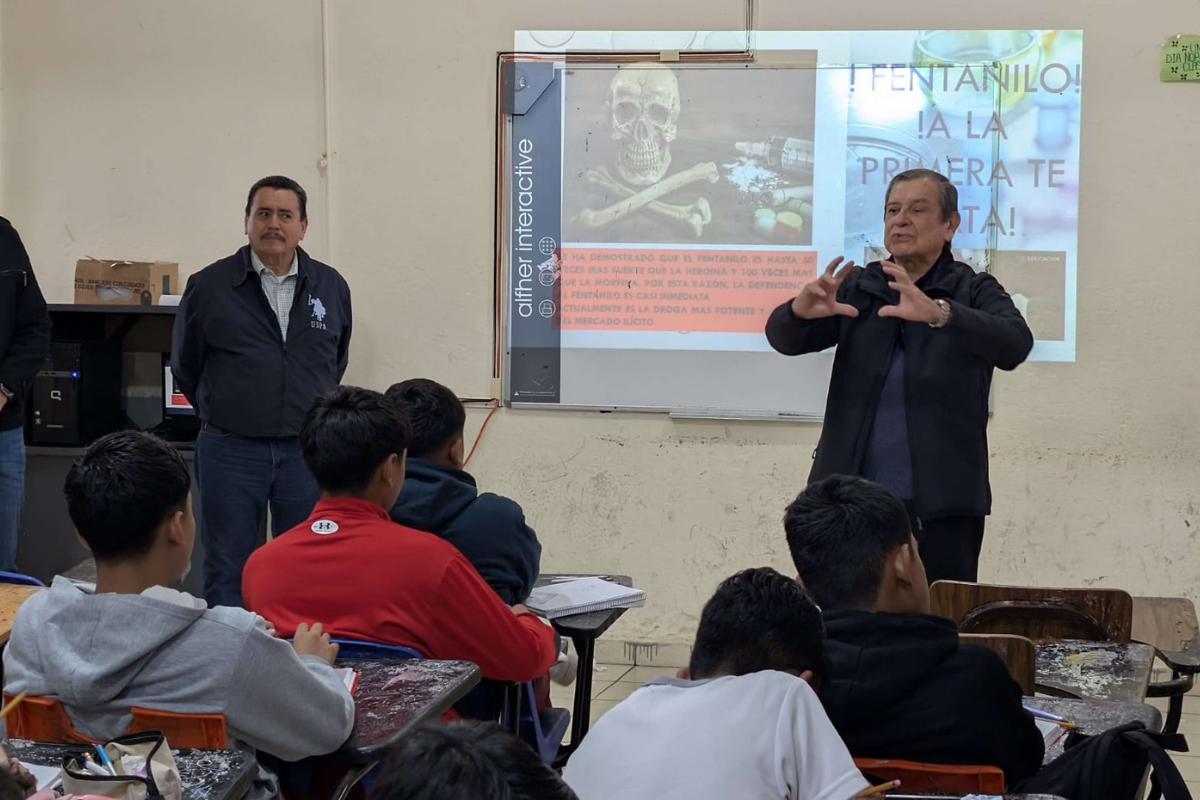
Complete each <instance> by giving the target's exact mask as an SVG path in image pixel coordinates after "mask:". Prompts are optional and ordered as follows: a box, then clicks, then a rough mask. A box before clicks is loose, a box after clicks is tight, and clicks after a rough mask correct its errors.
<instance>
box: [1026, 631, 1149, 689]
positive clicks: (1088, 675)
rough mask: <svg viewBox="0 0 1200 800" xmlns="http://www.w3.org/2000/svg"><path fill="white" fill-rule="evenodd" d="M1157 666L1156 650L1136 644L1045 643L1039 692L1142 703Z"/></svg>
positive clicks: (1039, 660)
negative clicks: (1151, 675) (1153, 670)
mask: <svg viewBox="0 0 1200 800" xmlns="http://www.w3.org/2000/svg"><path fill="white" fill-rule="evenodd" d="M1153 665H1154V648H1153V647H1150V646H1149V645H1145V644H1139V643H1136V642H1134V643H1130V644H1117V643H1115V642H1084V641H1079V640H1076V639H1067V640H1065V641H1062V642H1044V643H1042V644H1039V645H1038V646H1037V686H1038V691H1041V692H1044V693H1047V694H1057V695H1060V696H1064V697H1084V698H1088V699H1095V700H1115V701H1118V702H1125V703H1140V702H1142V701H1143V700H1145V699H1146V690H1147V688H1148V687H1149V685H1150V672H1151V669H1152V667H1153Z"/></svg>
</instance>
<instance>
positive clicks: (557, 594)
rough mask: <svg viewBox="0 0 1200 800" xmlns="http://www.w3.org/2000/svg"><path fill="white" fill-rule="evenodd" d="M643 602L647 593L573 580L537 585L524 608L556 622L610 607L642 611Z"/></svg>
mask: <svg viewBox="0 0 1200 800" xmlns="http://www.w3.org/2000/svg"><path fill="white" fill-rule="evenodd" d="M645 603H646V593H645V592H643V591H642V590H641V589H632V588H630V587H628V586H621V585H620V584H617V583H613V582H612V581H606V580H604V579H603V578H574V579H572V580H569V581H562V582H561V583H552V584H550V585H548V586H539V587H538V588H536V589H534V590H533V592H531V593H530V595H529V599H528V600H526V601H525V606H526V607H527V608H528V609H529V610H530V611H532V612H533V613H535V614H537V615H539V616H542V617H545V618H546V619H557V618H558V617H569V616H571V615H572V614H587V613H590V612H592V611H607V610H608V609H610V608H641V607H642V606H643V605H645Z"/></svg>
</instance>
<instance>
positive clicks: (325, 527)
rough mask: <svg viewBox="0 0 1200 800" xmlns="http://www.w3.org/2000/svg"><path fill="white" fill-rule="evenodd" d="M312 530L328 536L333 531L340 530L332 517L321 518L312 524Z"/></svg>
mask: <svg viewBox="0 0 1200 800" xmlns="http://www.w3.org/2000/svg"><path fill="white" fill-rule="evenodd" d="M312 532H313V533H317V534H320V535H321V536H328V535H329V534H331V533H337V532H338V524H337V523H336V522H334V521H333V520H331V519H319V520H317V521H316V522H314V523H313V524H312Z"/></svg>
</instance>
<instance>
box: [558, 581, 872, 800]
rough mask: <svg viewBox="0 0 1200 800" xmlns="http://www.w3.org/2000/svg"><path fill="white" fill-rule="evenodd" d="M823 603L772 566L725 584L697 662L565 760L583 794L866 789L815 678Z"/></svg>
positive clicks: (757, 797) (620, 712) (650, 798)
mask: <svg viewBox="0 0 1200 800" xmlns="http://www.w3.org/2000/svg"><path fill="white" fill-rule="evenodd" d="M824 636H825V632H824V627H823V626H822V624H821V610H820V609H819V608H817V606H816V605H815V604H814V603H813V601H812V599H811V598H810V597H809V596H808V593H807V592H805V590H804V588H803V587H801V586H800V585H799V584H798V583H796V581H794V580H793V579H791V578H788V577H785V576H783V575H780V574H779V573H778V572H776V571H775V570H773V569H770V568H769V567H761V568H758V569H748V570H745V571H743V572H739V573H738V574H736V575H734V576H733V577H731V578H729V579H727V580H726V581H725V582H723V583H722V584H721V585H720V586H719V587H718V588H717V591H716V594H714V595H713V597H712V599H711V600H709V601H708V604H707V605H705V607H704V611H703V613H702V614H701V616H700V627H699V630H698V631H697V632H696V643H695V645H694V647H693V649H692V658H691V664H690V666H689V667H688V668H687V669H684V670H680V676H679V677H678V678H665V677H664V678H654V679H653V680H651V681H650V682H649V683H648V684H647V685H646V686H643V687H641V688H639V689H638V690H637V691H635V692H634V693H633V694H632V695H630V697H629V699H627V700H625V701H623V702H621V703H620V704H619V705H617V706H616V707H615V708H613V709H612V710H611V711H609V712H608V713H607V714H605V715H604V716H603V717H602V718H601V719H600V720H599V721H598V722H597V723H596V725H595V726H594V727H593V728H592V730H591V732H590V733H589V734H588V736H587V738H586V739H584V740H583V742H582V744H580V746H579V749H578V750H577V751H576V752H575V753H574V754H573V755H572V756H571V760H570V761H569V762H567V768H566V772H565V773H564V776H563V777H564V778H565V779H566V781H567V783H568V784H569V785H570V786H571V788H572V789H574V790H575V791H576V792H577V793H578V794H579V796H580V797H581V798H582V800H609V798H612V799H613V800H616V799H617V798H620V799H621V800H640V799H641V798H645V800H674V799H675V798H678V800H693V799H694V798H714V800H716V798H722V800H723V799H724V798H731V797H736V798H738V800H784V799H785V798H786V800H846V798H849V797H852V796H853V795H854V794H855V793H856V792H858V791H860V790H862V789H864V788H866V787H867V782H866V780H865V779H864V778H863V777H862V775H861V774H860V773H859V771H858V769H857V768H856V767H855V766H854V762H853V760H852V759H851V757H850V754H849V753H848V752H847V751H846V747H845V745H843V744H842V741H841V739H839V738H838V735H837V732H836V731H835V730H834V729H833V726H832V725H831V724H830V722H829V718H828V717H826V715H825V711H824V710H823V709H822V708H821V702H820V700H818V699H817V694H816V692H815V691H814V690H813V688H812V687H813V686H819V685H820V684H821V683H822V681H823V679H824V676H825V672H826V670H827V669H828V666H827V664H826V659H825V644H824Z"/></svg>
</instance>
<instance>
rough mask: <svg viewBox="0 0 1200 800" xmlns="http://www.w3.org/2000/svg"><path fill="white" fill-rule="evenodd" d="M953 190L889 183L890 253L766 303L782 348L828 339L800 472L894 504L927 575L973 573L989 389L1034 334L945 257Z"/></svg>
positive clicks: (933, 184)
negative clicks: (850, 482)
mask: <svg viewBox="0 0 1200 800" xmlns="http://www.w3.org/2000/svg"><path fill="white" fill-rule="evenodd" d="M958 224H959V215H958V190H957V189H955V188H954V186H953V185H952V184H951V183H950V182H949V181H948V180H947V179H946V178H945V177H944V176H942V175H939V174H938V173H936V172H933V171H931V170H924V169H918V170H910V171H908V172H902V173H900V174H899V175H897V176H896V177H895V178H893V179H892V182H891V184H890V185H889V186H888V192H887V199H886V202H885V208H884V243H885V245H886V246H887V248H888V251H889V252H890V254H891V260H889V261H881V262H874V263H871V264H868V265H867V267H866V268H865V269H864V268H857V267H855V266H854V262H853V261H851V262H849V263H848V264H847V265H846V266H845V267H843V268H842V270H841V271H840V272H837V271H836V270H837V268H838V266H839V265H840V264H841V262H842V259H841V258H837V259H834V260H833V262H831V263H830V265H829V267H828V268H827V269H826V270H825V272H824V274H822V275H821V276H820V277H819V278H818V279H817V280H815V281H813V282H812V283H810V284H808V285H807V286H805V287H804V289H803V290H802V291H801V292H800V294H799V295H797V296H796V298H795V299H794V300H792V301H791V302H789V303H784V304H783V305H781V306H780V307H779V308H777V309H775V311H774V312H772V314H771V316H770V319H769V320H768V321H767V326H766V333H767V339H768V341H770V343H771V346H772V347H774V348H775V349H776V350H778V351H779V352H780V353H783V354H784V355H800V354H803V353H815V352H818V351H821V350H826V349H828V348H830V347H833V346H834V345H837V351H836V354H835V355H834V360H833V376H832V378H831V380H830V383H829V397H828V400H827V404H826V408H825V423H824V426H823V427H822V429H821V440H820V443H819V444H818V445H817V451H816V453H815V454H814V460H813V467H812V472H811V473H810V474H809V481H810V482H811V481H816V480H819V479H821V478H824V477H825V476H827V475H834V474H844V475H862V476H863V477H865V478H869V479H871V480H873V481H876V482H877V483H879V484H881V485H883V486H885V487H886V488H887V489H889V490H890V491H891V492H892V493H893V494H895V495H896V496H897V497H899V498H900V499H902V500H904V502H905V505H906V506H907V508H908V513H909V518H910V520H911V523H912V528H913V531H914V533H915V534H916V537H917V541H918V542H920V543H921V550H922V553H923V555H924V557H925V564H926V567H927V568H928V578H929V581H930V583H932V582H933V581H936V580H941V579H950V580H967V581H973V580H976V579H977V577H978V572H979V553H980V549H981V547H982V545H983V526H984V517H986V516H987V515H988V514H990V513H991V504H992V496H991V488H990V486H989V484H988V445H987V414H988V407H987V404H988V392H989V390H990V387H991V382H992V371H993V369H994V368H995V367H999V368H1000V369H1004V370H1011V369H1015V368H1016V367H1017V365H1019V364H1020V363H1021V362H1023V361H1024V360H1025V358H1026V357H1027V356H1028V355H1029V351H1030V349H1031V348H1032V347H1033V335H1032V334H1031V333H1030V332H1029V326H1028V325H1026V324H1025V319H1024V318H1023V317H1022V316H1021V313H1020V312H1019V311H1018V310H1017V307H1016V306H1015V305H1014V304H1013V301H1012V299H1011V298H1010V297H1009V295H1008V293H1007V292H1005V291H1004V287H1002V286H1001V285H1000V283H999V282H998V281H997V280H996V279H995V278H993V277H992V276H991V275H989V274H987V273H978V274H977V273H976V272H975V271H974V270H973V269H971V267H969V266H968V265H966V264H963V263H961V262H958V261H955V260H954V257H953V256H952V255H951V252H950V241H951V239H953V238H954V233H955V231H956V230H957V229H958Z"/></svg>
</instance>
